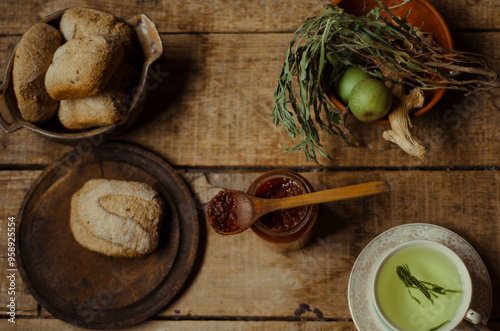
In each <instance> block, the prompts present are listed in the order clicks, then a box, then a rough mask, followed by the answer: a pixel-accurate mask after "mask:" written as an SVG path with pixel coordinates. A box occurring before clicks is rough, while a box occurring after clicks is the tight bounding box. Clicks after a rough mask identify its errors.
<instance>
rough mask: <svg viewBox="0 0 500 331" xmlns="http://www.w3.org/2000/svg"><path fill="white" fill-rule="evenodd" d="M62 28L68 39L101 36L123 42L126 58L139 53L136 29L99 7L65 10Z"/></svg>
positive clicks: (128, 58)
mask: <svg viewBox="0 0 500 331" xmlns="http://www.w3.org/2000/svg"><path fill="white" fill-rule="evenodd" d="M60 30H61V33H62V34H63V36H64V38H65V39H66V40H68V41H69V40H72V39H74V38H81V37H88V36H100V37H104V38H106V39H109V40H112V41H114V42H118V43H121V44H122V46H123V49H124V50H125V59H126V60H130V59H132V58H134V56H135V55H136V53H137V51H136V50H137V48H138V47H137V45H138V42H137V36H136V33H135V31H134V30H133V29H132V28H131V27H130V26H129V25H127V24H126V23H125V22H122V21H120V20H119V19H118V18H117V17H116V16H115V15H113V14H110V13H106V12H103V11H100V10H97V9H92V8H82V7H73V8H69V9H68V10H66V12H64V14H63V16H62V18H61V23H60Z"/></svg>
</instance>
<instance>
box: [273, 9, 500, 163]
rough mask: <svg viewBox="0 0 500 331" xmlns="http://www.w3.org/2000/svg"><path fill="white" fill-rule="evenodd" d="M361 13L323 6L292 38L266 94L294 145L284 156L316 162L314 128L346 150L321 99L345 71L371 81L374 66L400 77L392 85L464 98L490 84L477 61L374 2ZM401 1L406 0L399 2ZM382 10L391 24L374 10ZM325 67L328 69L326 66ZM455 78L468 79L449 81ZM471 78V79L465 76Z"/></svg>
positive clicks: (337, 121)
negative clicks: (352, 69) (354, 70)
mask: <svg viewBox="0 0 500 331" xmlns="http://www.w3.org/2000/svg"><path fill="white" fill-rule="evenodd" d="M376 1H377V2H378V3H379V5H380V6H381V8H378V7H375V8H374V9H372V10H371V11H370V12H369V13H367V15H365V16H354V15H350V14H347V13H345V12H344V10H343V9H341V8H339V7H337V6H331V5H327V6H325V7H324V10H323V13H322V15H320V16H316V17H311V18H308V19H307V20H306V21H305V22H304V23H303V24H302V26H300V27H299V28H298V29H297V31H296V32H295V33H294V35H293V37H292V40H291V42H290V45H289V48H288V50H287V52H286V55H285V60H284V63H283V67H282V70H281V73H280V76H279V80H278V87H277V89H276V92H275V93H274V98H275V105H274V107H273V110H272V116H273V119H274V124H275V126H276V127H277V126H279V125H280V124H282V125H283V126H284V127H285V129H286V131H287V132H288V133H289V134H290V136H291V137H292V138H293V139H295V138H296V137H297V136H301V138H302V139H301V140H300V141H299V142H298V143H297V144H296V145H295V147H292V148H290V149H286V151H287V152H292V151H297V150H303V151H304V152H305V156H306V158H307V160H308V161H309V160H314V161H315V162H318V161H317V156H316V153H317V152H318V153H319V154H321V155H323V156H325V157H327V158H330V156H329V155H328V154H327V153H326V152H324V151H323V150H322V145H321V143H320V138H319V131H324V132H326V133H327V134H328V135H331V134H334V135H338V136H340V137H341V138H343V140H344V141H345V142H346V143H347V144H348V145H349V146H354V144H352V143H351V142H350V141H349V140H348V138H347V135H348V130H347V129H346V127H345V126H344V123H343V119H342V118H343V115H341V114H340V113H339V111H338V109H336V108H335V107H334V106H333V105H332V104H331V103H330V100H329V99H328V98H327V97H326V96H325V92H328V91H330V90H331V89H332V87H333V86H334V85H335V83H336V82H337V81H338V80H339V78H340V77H341V75H342V74H343V72H344V71H345V69H346V68H347V67H348V66H357V67H361V68H363V69H364V70H365V71H367V72H370V73H371V74H373V75H374V76H377V77H380V78H383V79H388V78H384V77H382V74H381V71H380V69H385V70H389V71H392V72H395V73H397V74H398V75H399V77H402V80H399V81H398V82H401V83H404V84H407V85H409V86H411V87H419V88H420V89H422V90H428V89H438V88H443V87H445V88H447V89H455V90H462V91H465V92H466V93H472V92H477V91H483V90H488V89H490V88H491V87H498V86H499V84H498V81H497V74H496V73H495V72H494V71H492V70H491V69H490V68H488V66H487V65H486V64H485V63H484V61H483V59H482V56H480V55H477V54H472V53H465V52H458V51H452V50H446V49H443V48H442V47H440V46H439V45H437V44H436V43H435V42H433V41H432V40H428V39H429V38H425V36H424V35H423V34H422V33H421V32H420V30H419V29H418V28H415V27H412V26H411V25H410V24H407V22H406V17H407V16H408V14H409V13H408V14H407V15H406V16H405V17H403V18H398V17H396V16H395V15H393V14H392V13H390V8H387V7H385V6H384V5H383V4H382V2H381V0H376ZM401 1H402V3H401V4H404V3H407V2H409V1H411V0H401ZM383 11H387V12H388V13H389V16H390V17H391V20H388V19H384V18H383V16H382V15H381V13H382V12H383ZM330 63H333V64H334V65H331V64H330ZM459 74H468V77H467V78H465V79H462V80H460V79H457V78H456V77H457V75H459ZM471 75H472V78H471V77H470V76H471Z"/></svg>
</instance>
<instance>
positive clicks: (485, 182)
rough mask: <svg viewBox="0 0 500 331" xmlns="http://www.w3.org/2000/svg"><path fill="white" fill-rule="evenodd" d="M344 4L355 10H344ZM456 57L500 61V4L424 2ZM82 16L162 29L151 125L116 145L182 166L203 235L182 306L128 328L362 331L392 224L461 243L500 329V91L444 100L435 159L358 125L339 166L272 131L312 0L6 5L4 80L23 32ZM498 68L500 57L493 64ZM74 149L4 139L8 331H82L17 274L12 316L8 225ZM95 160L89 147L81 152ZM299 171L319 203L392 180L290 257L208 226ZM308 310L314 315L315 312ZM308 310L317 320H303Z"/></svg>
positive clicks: (324, 224) (339, 151)
mask: <svg viewBox="0 0 500 331" xmlns="http://www.w3.org/2000/svg"><path fill="white" fill-rule="evenodd" d="M346 1H347V0H346ZM430 2H431V3H432V4H433V5H434V6H435V7H436V8H437V9H438V10H439V11H440V13H441V14H442V16H443V17H444V19H445V20H446V22H447V23H448V25H449V27H450V29H451V31H452V35H453V40H454V44H455V48H456V49H459V50H466V51H473V52H479V53H483V54H485V55H488V56H498V55H499V54H500V6H499V4H500V3H499V0H430ZM73 6H86V7H94V8H98V9H103V10H107V11H110V12H113V13H114V14H116V15H118V16H120V17H123V18H130V17H132V16H134V15H136V14H139V13H144V14H146V15H148V17H149V18H151V19H152V21H153V22H155V24H156V26H157V28H158V30H159V32H160V34H161V38H162V41H163V45H164V54H163V57H162V58H161V59H160V61H159V62H158V64H157V65H155V66H153V73H152V74H153V78H154V81H153V82H156V83H157V84H153V85H152V86H151V87H150V88H149V90H148V91H147V103H146V107H145V109H144V112H143V114H142V116H141V117H140V118H139V119H138V120H137V122H136V123H135V124H134V125H133V126H132V127H131V128H130V129H129V130H128V131H126V132H125V133H123V134H121V135H119V136H118V137H116V140H119V141H125V142H130V143H133V144H136V145H138V146H142V147H144V148H146V149H148V150H150V151H152V152H154V153H155V154H156V155H158V156H160V157H161V158H163V159H165V160H166V161H167V162H169V163H170V164H171V165H173V166H174V167H175V170H176V172H177V173H178V174H179V175H181V176H182V178H183V179H184V181H185V182H186V183H187V184H188V186H189V188H190V190H191V194H192V195H193V198H194V199H195V202H196V209H197V211H198V212H199V215H200V221H201V223H202V226H201V232H200V241H199V250H198V252H197V256H196V261H195V265H194V269H193V273H192V274H191V275H190V276H189V278H188V280H187V282H186V284H185V285H184V286H183V287H182V289H181V290H180V292H179V294H178V295H177V296H176V297H175V298H174V300H173V301H172V302H171V303H170V304H169V305H168V306H167V307H166V309H164V310H163V311H161V312H160V313H159V314H157V315H155V316H153V317H151V318H150V320H148V321H146V322H144V323H141V324H138V325H136V326H133V327H130V328H127V329H129V330H146V331H149V330H209V331H210V330H217V331H218V330H222V331H224V330H272V331H274V330H276V331H277V330H341V331H342V330H353V329H355V326H354V323H353V321H352V318H351V315H350V313H349V308H348V302H347V285H348V279H349V273H350V271H351V268H352V266H353V264H354V262H355V260H356V258H357V256H358V255H359V254H360V252H361V251H362V249H363V248H364V247H365V246H366V245H367V244H368V243H369V242H370V241H371V240H372V239H373V238H375V237H376V236H377V235H378V234H380V233H382V232H383V231H385V230H387V229H390V228H392V227H394V226H397V225H401V224H408V223H415V222H427V223H432V224H437V225H440V226H443V227H446V228H448V229H450V230H452V231H454V232H456V233H457V234H459V235H460V236H462V237H463V238H465V239H466V240H467V241H468V242H469V243H470V244H471V245H472V246H473V247H474V248H475V249H476V250H477V252H478V253H479V255H480V256H481V257H482V259H483V261H484V262H485V264H486V267H487V269H488V272H489V274H490V277H491V281H492V285H493V303H492V311H491V315H490V320H489V323H488V327H489V328H490V329H491V330H500V291H499V289H500V240H499V239H498V238H499V237H500V219H499V217H500V216H499V215H500V172H499V170H498V169H499V168H500V135H499V133H498V128H499V127H500V90H491V91H488V92H487V93H485V94H484V95H482V96H467V97H465V96H464V95H463V94H461V93H457V92H447V93H446V94H445V96H444V97H443V99H442V100H441V101H440V102H439V103H438V104H437V106H436V107H435V108H434V109H432V110H431V111H430V112H428V113H426V114H424V115H423V116H421V117H419V118H416V119H414V120H413V133H414V135H415V136H416V139H417V140H419V141H421V142H422V143H423V145H425V146H426V147H428V148H429V155H428V157H427V158H426V159H425V160H418V159H415V158H412V157H410V156H408V155H406V154H404V152H402V151H401V150H400V149H399V148H398V147H397V146H396V145H393V144H391V143H388V142H386V141H385V140H384V139H383V138H382V132H383V131H385V130H387V128H388V126H384V125H370V124H364V123H361V122H359V121H356V120H354V119H352V118H351V119H349V120H348V122H347V124H348V127H349V129H350V130H351V133H352V135H351V138H352V140H353V141H355V142H356V143H357V144H358V145H359V147H358V148H350V147H347V146H345V145H344V144H343V143H342V142H341V141H340V140H339V139H337V138H336V137H328V136H326V135H321V140H322V143H323V145H324V149H325V151H327V152H328V153H329V154H330V155H331V156H332V160H327V159H320V162H321V164H320V165H319V166H318V165H316V164H314V163H310V162H307V161H306V160H305V157H304V156H303V154H302V152H296V153H292V154H289V153H285V152H284V148H285V147H288V148H289V147H292V146H293V145H294V144H295V143H296V141H293V140H292V139H291V138H290V137H289V135H288V134H287V133H286V132H285V131H284V129H283V127H278V128H274V125H273V121H272V117H271V110H272V107H273V102H274V98H273V93H274V91H275V89H276V83H277V78H278V74H279V71H280V69H281V65H282V62H283V60H284V56H285V51H286V49H287V47H288V44H289V42H290V38H291V36H292V33H293V31H294V30H295V29H296V28H297V27H298V26H299V25H300V24H301V23H302V22H303V21H304V20H305V19H306V18H308V17H310V16H314V15H317V14H319V13H320V9H321V8H320V4H319V1H317V0H302V1H299V0H288V1H283V0H275V1H267V0H255V1H239V0H236V1H232V2H230V1H220V0H216V1H193V0H186V1H180V0H126V1H115V0H71V1H61V0H41V1H35V0H22V1H15V0H4V1H1V2H0V80H3V74H1V73H3V70H4V69H5V68H6V65H7V62H8V60H9V58H10V56H11V54H12V51H13V49H14V47H15V45H16V44H17V42H18V41H19V39H20V37H21V35H22V34H23V33H24V31H26V29H27V28H28V27H29V26H31V25H32V24H34V23H36V22H37V21H39V20H40V19H41V18H43V17H45V16H46V15H48V14H50V13H53V12H55V11H58V10H61V9H64V8H68V7H73ZM486 60H487V61H488V62H489V63H490V64H491V65H492V66H493V67H494V68H495V69H497V70H500V60H498V59H493V58H487V59H486ZM73 149H75V147H70V146H65V145H60V144H56V143H53V142H50V141H47V140H44V139H41V138H40V137H39V136H37V135H36V134H34V133H33V132H31V131H29V130H26V129H21V130H19V131H17V132H15V133H12V134H7V133H5V132H3V131H2V132H0V188H1V193H0V304H1V306H0V317H1V318H0V330H40V331H41V330H82V329H81V328H78V327H74V326H71V325H69V324H67V323H65V322H62V321H60V320H58V319H56V318H54V316H52V315H51V314H50V313H49V312H47V311H46V310H44V309H43V308H42V307H41V306H40V305H39V304H38V303H37V302H36V301H35V300H34V299H33V297H32V296H31V294H29V293H28V291H27V289H26V286H25V285H24V284H23V283H22V281H21V277H20V275H19V274H18V273H17V274H16V303H17V306H16V312H17V315H16V324H12V323H9V322H8V321H7V318H8V317H9V316H8V315H7V308H6V303H7V302H8V300H9V298H10V296H9V295H8V287H9V284H8V281H7V278H6V275H7V267H6V266H7V252H8V250H7V248H8V243H7V240H5V238H7V219H8V217H15V216H16V215H17V214H18V211H19V208H20V206H21V203H22V200H23V198H24V196H25V195H26V193H27V192H28V190H29V188H30V187H31V185H33V183H34V182H35V180H36V179H37V178H38V176H39V175H40V174H41V172H42V170H43V169H45V168H46V167H47V166H50V165H52V164H53V162H54V161H55V160H57V159H59V158H60V157H62V156H63V155H64V154H65V153H67V152H68V151H70V150H73ZM75 150H76V153H77V155H78V153H80V155H81V156H82V155H85V154H86V153H89V152H91V151H93V150H94V147H92V146H91V147H90V148H89V146H87V145H80V146H76V149H75ZM278 168H288V169H293V170H297V171H299V172H301V173H302V174H303V175H304V176H305V177H306V178H307V179H309V180H310V181H311V183H312V185H313V186H314V187H315V189H316V190H322V189H328V188H333V187H339V186H345V185H352V184H358V183H362V182H368V181H375V180H383V181H386V182H387V183H388V184H389V186H390V188H391V191H390V192H389V193H388V194H385V195H379V196H373V197H366V198H362V199H358V200H351V201H342V202H335V203H328V204H323V205H321V208H320V221H319V225H320V231H318V232H317V234H316V236H315V237H314V239H313V241H312V242H311V244H309V245H308V246H306V247H304V248H303V249H301V250H299V251H295V252H290V253H286V254H283V253H278V252H274V251H272V250H270V249H268V248H267V247H266V246H264V245H263V244H262V243H261V242H260V241H259V239H258V237H257V236H256V235H254V233H252V232H251V231H250V230H249V231H246V232H244V233H242V234H239V235H234V236H221V235H219V234H217V233H215V232H214V231H212V229H211V228H209V227H208V226H207V224H206V219H205V216H204V215H205V211H206V205H207V203H208V201H209V200H210V199H211V198H212V197H213V196H214V195H215V194H216V193H218V192H219V190H220V189H235V190H246V188H247V187H248V186H249V185H250V183H251V182H252V181H253V179H255V178H256V177H257V176H258V175H260V174H261V173H262V172H264V171H266V170H270V169H278ZM306 305H307V306H306ZM304 307H308V308H309V310H307V309H305V308H304Z"/></svg>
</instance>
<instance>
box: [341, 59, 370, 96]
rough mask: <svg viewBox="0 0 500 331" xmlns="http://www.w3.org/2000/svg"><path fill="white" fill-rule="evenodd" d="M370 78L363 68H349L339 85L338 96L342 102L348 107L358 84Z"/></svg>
mask: <svg viewBox="0 0 500 331" xmlns="http://www.w3.org/2000/svg"><path fill="white" fill-rule="evenodd" d="M370 77H372V76H371V75H370V74H368V73H366V72H365V71H364V70H363V69H361V68H358V67H348V68H347V70H346V71H345V72H344V74H343V75H342V77H340V80H339V83H338V85H337V94H338V96H339V98H340V100H341V101H342V102H343V103H344V104H345V105H347V104H348V103H349V95H350V94H351V91H352V88H353V87H354V86H355V85H356V84H357V83H359V82H361V81H362V80H364V79H367V78H370Z"/></svg>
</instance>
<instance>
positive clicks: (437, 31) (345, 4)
mask: <svg viewBox="0 0 500 331" xmlns="http://www.w3.org/2000/svg"><path fill="white" fill-rule="evenodd" d="M400 3H401V0H383V4H384V5H385V6H387V7H391V6H395V5H398V4H400ZM332 5H334V6H338V7H340V8H343V9H344V10H345V12H346V13H349V14H353V15H356V16H361V15H363V14H364V13H363V8H365V13H366V12H368V11H369V10H371V9H372V8H373V7H375V6H376V5H377V2H376V1H375V0H343V1H342V0H336V1H334V2H333V3H332ZM365 6H366V7H365ZM409 9H411V13H410V15H409V16H408V17H407V22H409V23H411V24H413V25H415V26H422V24H423V26H422V31H423V32H429V33H432V36H433V38H434V40H435V41H436V42H437V43H438V45H440V46H441V47H443V48H446V49H450V50H451V49H453V40H452V38H451V34H450V30H449V29H448V26H447V25H446V22H445V21H444V19H443V17H442V16H441V15H440V14H439V12H438V11H437V10H436V8H434V7H433V6H432V5H431V4H430V3H429V1H427V0H412V1H410V2H409V3H407V4H406V5H404V6H401V7H397V8H394V9H392V10H391V12H392V13H393V14H394V15H396V16H401V17H403V16H405V15H406V13H407V12H408V10H409ZM383 14H385V15H386V17H387V16H388V15H387V13H383ZM444 92H445V89H437V90H426V91H424V96H425V102H424V106H423V107H422V108H421V109H418V110H417V111H414V112H413V113H412V116H420V115H422V114H424V113H426V112H427V111H429V110H430V109H431V108H432V107H434V105H435V104H436V103H437V102H438V101H439V100H440V99H441V97H442V96H443V94H444ZM328 97H329V98H330V100H331V101H332V102H333V103H334V104H335V105H336V106H337V107H338V108H340V110H344V109H345V107H346V106H345V105H344V104H342V102H340V101H339V100H338V99H337V98H336V97H335V96H334V95H333V93H329V95H328ZM371 123H378V124H388V123H389V120H388V119H387V117H385V118H383V119H380V120H378V121H373V122H371Z"/></svg>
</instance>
